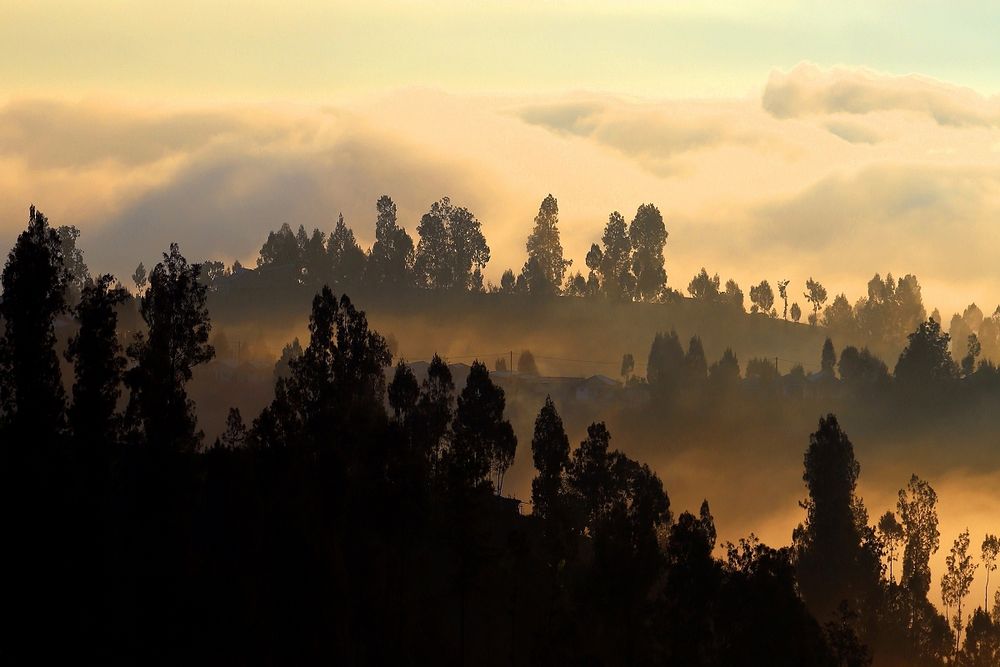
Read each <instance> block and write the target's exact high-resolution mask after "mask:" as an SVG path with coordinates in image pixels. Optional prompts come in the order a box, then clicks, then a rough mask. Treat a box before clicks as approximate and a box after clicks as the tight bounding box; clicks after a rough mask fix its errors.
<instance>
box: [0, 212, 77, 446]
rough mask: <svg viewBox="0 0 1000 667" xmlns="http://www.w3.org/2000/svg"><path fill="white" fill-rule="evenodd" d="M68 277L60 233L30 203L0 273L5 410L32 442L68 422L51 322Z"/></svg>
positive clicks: (47, 436) (63, 301)
mask: <svg viewBox="0 0 1000 667" xmlns="http://www.w3.org/2000/svg"><path fill="white" fill-rule="evenodd" d="M67 280H68V278H67V276H66V271H65V269H64V268H63V263H62V244H61V243H60V240H59V235H58V234H56V232H55V230H53V229H52V228H51V227H50V226H49V222H48V219H47V218H46V217H45V216H44V215H43V214H42V213H41V211H38V210H36V209H35V207H34V206H32V207H31V208H30V210H29V215H28V228H27V229H26V230H25V231H23V232H21V234H20V235H19V236H18V237H17V241H16V242H15V243H14V247H13V248H12V249H11V251H10V254H9V255H8V257H7V263H6V264H5V265H4V269H3V274H2V277H0V283H2V285H3V299H2V300H0V316H2V319H3V323H4V330H3V347H4V351H3V352H4V354H3V356H4V357H5V366H6V368H3V369H0V371H2V373H3V374H4V375H5V377H6V379H7V381H8V382H9V385H10V388H9V392H10V396H9V399H8V407H7V410H8V411H9V413H10V414H9V416H8V419H9V420H10V421H11V425H12V427H13V428H14V431H15V433H17V434H20V435H24V436H26V435H27V434H29V433H30V434H31V441H38V442H41V443H48V442H50V440H51V439H52V438H54V437H55V436H56V435H57V434H58V433H59V432H60V430H61V429H62V426H63V424H64V423H65V410H66V396H65V391H64V390H63V386H62V378H61V374H60V371H59V358H58V357H57V356H56V350H55V347H56V334H55V328H54V324H53V323H54V320H55V318H56V316H57V315H59V314H61V313H63V312H65V310H66V283H67ZM12 440H16V439H12ZM25 442H28V441H27V440H25Z"/></svg>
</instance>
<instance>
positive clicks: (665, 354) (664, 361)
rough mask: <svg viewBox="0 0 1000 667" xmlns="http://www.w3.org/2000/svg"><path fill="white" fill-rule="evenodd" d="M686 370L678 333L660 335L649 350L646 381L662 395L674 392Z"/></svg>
mask: <svg viewBox="0 0 1000 667" xmlns="http://www.w3.org/2000/svg"><path fill="white" fill-rule="evenodd" d="M683 369H684V349H683V348H682V347H681V342H680V339H679V338H678V336H677V332H676V331H671V332H670V333H669V334H664V333H658V334H656V336H655V337H654V338H653V344H652V345H651V346H650V348H649V358H648V360H647V361H646V380H647V381H648V382H649V385H650V387H652V388H653V390H654V391H656V392H658V393H659V394H661V395H670V394H672V393H673V392H674V390H675V389H676V387H677V386H678V384H679V382H680V381H681V374H682V372H683Z"/></svg>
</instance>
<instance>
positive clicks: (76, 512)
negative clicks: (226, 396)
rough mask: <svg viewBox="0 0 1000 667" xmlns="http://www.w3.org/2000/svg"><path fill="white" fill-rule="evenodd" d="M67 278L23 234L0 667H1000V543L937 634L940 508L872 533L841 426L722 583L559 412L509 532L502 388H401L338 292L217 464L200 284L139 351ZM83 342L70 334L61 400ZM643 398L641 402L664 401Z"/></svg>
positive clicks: (551, 415) (4, 376) (710, 564)
mask: <svg viewBox="0 0 1000 667" xmlns="http://www.w3.org/2000/svg"><path fill="white" fill-rule="evenodd" d="M69 266H71V263H70V262H67V259H66V256H65V254H64V246H63V242H62V240H61V238H60V235H59V233H58V232H57V231H56V230H54V229H52V227H51V226H50V225H49V224H48V221H47V220H46V218H45V216H44V215H42V214H41V213H39V212H38V211H36V210H34V209H32V210H31V213H30V219H29V223H28V227H27V229H26V230H25V231H24V232H23V233H22V234H21V235H20V236H19V237H18V239H17V242H16V244H15V246H14V248H13V250H12V251H11V253H10V255H9V257H8V259H7V262H6V264H5V266H4V270H3V274H2V280H0V283H2V287H3V300H2V302H0V317H2V336H0V436H2V437H0V442H2V443H3V446H2V456H3V459H4V465H3V472H4V485H3V486H4V490H5V492H6V493H7V494H9V495H8V501H9V502H8V503H6V504H5V506H6V508H7V510H8V516H7V518H8V522H7V526H8V540H9V542H8V544H9V548H8V553H9V554H10V555H11V557H12V559H13V562H12V563H11V564H10V565H8V569H7V570H6V577H5V578H6V582H5V583H6V584H7V585H6V586H5V589H6V591H7V594H6V595H5V598H6V601H7V604H8V605H9V609H11V610H15V613H14V614H13V616H14V618H13V619H12V621H11V622H10V623H11V625H10V626H9V629H10V630H12V637H13V640H12V641H11V642H10V644H9V645H8V647H7V648H5V653H7V652H8V651H9V654H10V655H13V656H16V655H18V654H20V651H22V650H30V651H31V653H30V655H31V656H32V657H33V658H34V659H41V658H44V657H52V656H55V655H57V654H58V653H60V652H62V651H72V652H74V653H75V655H76V656H77V658H80V657H84V656H86V657H91V656H92V657H95V658H98V659H103V660H104V661H107V662H126V661H128V662H135V661H138V660H141V661H144V662H146V661H155V662H178V661H181V660H184V661H186V662H193V661H196V662H201V661H205V662H208V661H210V660H211V661H218V660H220V659H221V660H224V661H226V662H246V663H261V664H272V663H287V662H289V661H304V660H309V661H316V660H319V659H325V660H336V661H338V662H347V663H352V664H386V663H397V662H399V663H402V662H406V663H416V664H423V663H427V662H431V661H433V662H436V663H446V664H535V663H537V664H553V663H558V664H567V663H574V664H576V663H588V664H622V665H626V664H627V665H632V664H692V665H698V664H704V665H716V664H719V665H721V664H772V665H773V664H787V665H798V664H810V665H831V666H832V665H866V664H871V663H872V662H873V661H874V662H875V663H876V664H909V665H943V664H967V665H991V664H996V661H997V659H998V656H1000V593H995V594H994V599H993V603H992V605H993V608H992V611H991V612H988V611H987V610H986V609H987V607H988V606H989V604H990V599H989V589H987V598H986V600H985V603H986V606H983V607H979V608H977V609H976V610H975V611H974V612H973V613H972V614H971V615H966V614H965V612H966V611H967V609H968V607H967V606H966V598H967V597H968V591H969V587H970V585H971V581H972V577H973V575H974V572H975V569H976V567H977V566H978V565H980V564H981V565H982V567H983V570H984V572H985V573H986V575H987V576H989V573H991V572H994V571H995V569H996V560H997V540H996V538H995V537H992V536H987V537H986V539H985V540H984V542H983V544H982V549H981V554H980V556H979V560H980V561H981V562H980V563H976V562H975V560H974V553H973V552H972V551H970V549H971V546H970V545H971V537H970V535H969V534H968V532H965V533H963V534H962V535H960V536H959V538H958V539H957V540H956V541H955V544H954V546H953V548H952V550H951V554H950V555H949V559H948V571H947V573H946V574H945V576H944V577H943V578H942V592H943V593H944V595H945V602H946V603H947V604H948V608H947V615H941V614H940V613H939V612H938V611H937V610H936V609H935V608H934V606H933V605H932V604H931V603H930V602H929V600H928V593H929V591H930V588H931V583H932V582H931V578H930V570H929V559H930V556H931V555H932V554H933V553H934V552H935V551H936V550H937V549H938V547H939V538H940V536H939V534H938V531H937V517H936V495H935V494H934V491H933V489H932V488H931V487H930V485H929V484H928V483H927V482H925V481H923V480H921V479H919V478H917V477H916V476H914V477H913V479H911V480H910V482H909V484H908V485H907V487H906V488H904V489H902V490H901V491H900V494H899V502H898V505H897V511H898V518H897V516H896V515H895V514H888V513H887V514H886V515H884V516H883V517H882V518H881V519H880V520H879V522H878V523H877V524H876V525H875V526H872V525H870V522H869V519H868V515H867V512H866V510H865V507H864V504H863V502H862V501H861V499H860V498H858V497H857V495H856V493H855V489H856V482H857V479H858V476H859V474H860V465H859V463H858V462H857V460H856V459H855V457H854V449H853V445H852V443H851V442H850V440H849V438H848V436H847V435H846V433H844V431H843V430H842V429H841V428H840V425H839V423H838V422H837V419H836V417H834V416H833V415H829V416H827V417H824V418H823V419H821V420H820V422H819V428H818V430H817V431H816V432H815V433H813V434H812V435H811V436H810V439H809V444H808V447H807V449H806V453H805V457H804V474H803V480H804V482H805V486H806V491H807V496H806V499H805V500H804V501H803V502H802V506H803V507H804V509H805V512H806V518H805V520H804V522H803V523H802V525H801V526H799V527H798V528H797V529H796V531H795V534H794V541H793V544H792V546H790V547H784V548H772V547H769V546H767V545H764V544H762V543H760V542H759V540H757V539H756V538H754V537H753V536H752V535H751V536H749V537H748V538H746V539H743V540H740V541H739V542H738V543H737V544H726V545H722V551H724V552H725V556H724V557H723V558H718V557H717V556H716V554H717V552H718V551H719V548H718V547H719V545H717V544H716V530H715V522H714V518H713V516H712V513H711V509H710V506H709V503H708V502H707V501H706V502H704V503H703V504H702V505H701V507H700V508H699V510H698V511H697V512H696V513H693V512H681V513H679V514H678V515H676V517H675V515H674V513H673V508H672V507H671V503H670V498H669V495H668V493H667V491H666V490H665V489H664V487H663V484H662V482H661V480H660V479H659V477H658V476H657V475H656V473H655V472H654V471H652V470H651V469H650V468H649V467H648V466H646V465H644V464H642V463H641V462H639V461H636V460H634V459H632V458H630V457H629V456H627V455H625V454H624V453H623V452H621V451H620V450H618V449H614V448H612V445H611V434H610V433H609V432H608V429H607V427H606V426H605V425H604V424H603V423H600V422H596V423H593V424H591V425H590V426H589V427H588V429H587V436H586V438H585V439H584V440H583V441H582V442H581V443H579V445H578V446H577V447H575V448H571V447H570V444H569V440H568V437H567V435H566V430H565V428H564V425H563V422H562V419H561V417H560V415H559V414H558V412H557V410H556V408H555V405H554V403H553V402H552V401H551V400H547V401H545V403H544V405H543V406H542V407H541V409H540V411H539V413H538V416H537V418H536V420H535V427H534V433H533V437H532V441H531V456H532V460H533V463H534V466H535V469H536V476H535V479H534V480H533V482H532V492H531V496H532V498H531V503H532V511H531V512H530V513H529V514H526V515H525V514H522V513H521V512H519V511H518V509H517V501H514V500H512V499H509V498H505V497H503V496H502V495H501V494H502V490H503V480H504V474H505V473H506V471H507V469H508V468H509V467H510V464H511V462H512V461H513V458H514V455H515V453H516V449H517V444H518V443H517V439H516V437H515V435H514V433H513V430H512V428H511V425H510V423H509V421H508V420H507V419H506V417H505V407H506V397H505V394H504V391H503V389H502V388H501V387H499V386H497V385H496V384H495V383H494V382H493V380H492V379H491V377H490V373H489V371H488V370H487V368H486V366H485V365H484V364H482V363H480V362H476V363H474V364H473V366H472V369H471V372H470V373H469V376H468V380H467V382H466V384H465V386H464V387H463V388H462V389H461V391H458V388H456V387H455V384H454V382H453V380H452V377H451V373H450V371H449V369H448V366H447V365H446V364H444V363H443V362H442V361H441V359H440V358H435V359H434V360H433V361H432V363H431V365H430V367H429V369H428V374H427V377H426V379H425V380H424V381H423V382H420V383H418V382H417V380H416V377H415V376H414V374H413V373H412V371H411V370H410V368H409V367H408V366H407V365H406V364H404V363H398V364H397V365H396V367H395V369H394V371H393V373H392V379H391V381H387V375H386V371H387V370H388V369H389V368H390V367H391V364H392V355H391V354H390V353H389V350H388V346H387V344H386V341H385V339H383V338H382V336H380V335H379V334H378V333H377V332H375V331H373V330H371V329H370V328H369V326H368V323H367V319H366V317H365V314H364V312H363V311H360V310H358V309H357V308H356V307H355V306H354V304H353V303H352V302H351V300H350V299H349V298H347V297H346V296H341V297H340V298H337V297H336V296H335V295H334V293H333V292H332V290H331V289H330V288H329V287H322V288H321V289H320V290H319V292H318V293H317V294H316V296H315V298H314V300H313V303H312V309H311V314H310V318H309V333H310V339H309V342H308V345H307V346H306V347H304V348H303V349H302V352H301V355H295V356H294V358H291V359H289V360H288V366H289V373H288V374H287V376H286V377H281V378H279V379H278V380H277V381H276V383H275V388H274V398H273V400H272V402H271V403H270V404H269V405H268V406H267V407H266V408H265V409H264V410H263V411H262V412H261V413H260V414H259V415H258V416H256V417H255V418H254V419H253V420H252V422H251V423H250V424H249V425H247V424H246V423H245V422H244V420H243V417H242V415H241V414H240V413H239V411H237V410H233V411H231V413H230V419H229V423H228V426H227V429H226V432H225V433H224V434H223V435H222V436H221V437H220V438H219V439H218V440H217V441H215V442H213V443H210V444H209V443H206V442H204V435H203V434H202V433H201V432H200V431H199V429H198V427H197V418H196V406H195V405H194V404H193V402H192V401H191V400H190V398H189V397H188V394H187V391H186V385H187V383H188V382H189V381H190V380H191V377H192V370H193V368H195V367H196V366H197V365H199V364H203V363H205V362H206V361H208V360H210V359H211V358H212V356H213V349H212V347H211V346H210V345H209V344H208V340H209V334H210V331H211V321H210V318H209V313H208V310H207V308H206V297H207V291H208V287H207V285H206V284H205V283H204V281H203V280H202V275H201V271H202V266H201V265H199V264H190V263H188V262H187V260H186V259H185V258H184V256H183V255H182V254H181V253H180V250H179V248H178V247H177V246H176V245H173V246H171V248H170V249H169V251H168V252H167V253H165V254H164V255H163V259H162V261H161V262H159V263H157V264H156V265H155V267H154V268H153V269H152V270H151V271H150V272H149V274H148V276H147V281H146V284H145V287H144V289H143V290H142V292H141V293H140V295H139V296H138V309H139V313H140V315H141V317H142V320H143V323H144V326H143V330H142V331H141V332H139V333H137V334H135V335H134V336H133V337H132V338H131V340H128V341H127V345H125V346H123V345H122V343H121V341H120V338H119V336H118V321H117V318H118V313H119V310H120V308H121V306H122V304H123V302H124V301H126V300H128V299H129V298H131V297H130V295H129V294H128V293H127V292H126V291H125V290H124V289H123V288H122V287H121V286H120V285H119V284H118V283H117V282H116V281H115V279H114V278H113V277H111V276H101V277H99V278H97V279H91V280H87V281H85V284H83V286H82V288H81V289H80V293H79V300H78V302H77V303H76V304H74V305H70V302H69V301H68V296H67V295H68V293H69V290H70V285H71V282H72V278H71V276H70V270H69V269H68V267H69ZM443 271H444V270H443ZM445 274H446V275H448V276H451V277H452V278H454V276H455V275H456V274H455V273H454V272H452V270H450V269H449V270H448V271H445V272H444V273H443V274H442V275H445ZM65 315H69V316H71V317H72V318H73V319H74V320H75V324H76V327H75V330H74V331H73V333H72V336H71V337H70V340H69V341H68V345H67V346H66V349H65V355H66V357H67V360H68V361H69V362H70V363H71V364H72V368H73V378H72V383H71V389H70V392H69V394H68V395H67V392H66V390H65V389H64V382H63V378H62V377H61V368H60V363H59V359H58V352H57V349H58V345H57V331H56V326H57V318H58V317H59V316H65ZM930 322H931V323H932V322H933V321H930ZM922 326H923V325H922ZM927 326H928V327H930V326H931V324H930V323H928V324H927ZM655 345H656V344H654V346H655ZM914 346H915V343H913V342H912V341H911V347H914ZM661 347H662V343H661ZM668 347H670V345H668ZM912 354H915V353H911V355H912ZM651 368H656V367H655V366H654V365H652V364H651ZM655 372H657V371H654V377H653V378H652V379H651V382H653V383H657V382H660V381H667V379H666V376H663V377H659V376H656V375H655ZM663 372H665V373H669V372H672V371H668V370H664V371H663ZM898 374H899V368H898V367H897V375H898ZM900 549H902V556H901V560H902V569H901V573H900V576H899V579H898V580H897V579H896V576H895V570H894V567H893V566H894V564H895V563H896V562H898V560H899V558H900V556H899V553H900ZM887 569H888V574H887V573H886V570H887ZM952 610H954V615H953V616H952V613H951V612H952Z"/></svg>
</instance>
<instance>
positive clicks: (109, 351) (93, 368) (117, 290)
mask: <svg viewBox="0 0 1000 667" xmlns="http://www.w3.org/2000/svg"><path fill="white" fill-rule="evenodd" d="M126 298H127V293H126V292H125V289H124V288H122V287H121V286H120V285H118V284H116V282H115V279H114V277H113V276H110V275H103V276H100V277H99V278H98V279H97V280H96V281H92V282H90V283H89V284H87V285H86V286H85V287H84V288H83V292H82V294H81V298H80V305H79V306H78V307H77V309H76V311H77V319H78V320H79V322H80V329H79V331H78V332H77V333H76V335H75V336H73V337H72V338H71V339H70V341H69V345H68V347H67V350H66V358H67V360H69V361H71V362H72V363H73V369H74V373H75V375H76V381H75V382H74V384H73V405H72V406H71V407H70V410H69V422H70V427H71V428H72V430H73V434H74V436H75V437H76V438H77V439H78V440H79V441H80V442H84V443H88V444H89V445H107V444H110V443H113V442H115V441H116V440H117V438H118V434H119V428H120V423H119V418H118V416H117V415H116V410H117V406H118V399H119V397H120V396H121V381H122V373H123V372H124V370H125V358H124V356H123V355H122V347H121V344H120V343H119V342H118V331H117V329H118V313H117V310H116V308H117V306H118V304H120V303H122V302H124V301H125V300H126Z"/></svg>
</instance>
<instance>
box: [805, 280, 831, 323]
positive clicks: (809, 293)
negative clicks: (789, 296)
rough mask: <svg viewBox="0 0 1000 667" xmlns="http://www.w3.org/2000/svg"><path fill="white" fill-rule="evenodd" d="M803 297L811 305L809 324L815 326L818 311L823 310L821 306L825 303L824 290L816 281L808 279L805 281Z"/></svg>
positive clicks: (825, 295)
mask: <svg viewBox="0 0 1000 667" xmlns="http://www.w3.org/2000/svg"><path fill="white" fill-rule="evenodd" d="M803 295H804V296H805V298H806V301H808V302H809V303H811V304H812V307H813V314H812V315H811V316H810V318H809V320H810V321H809V323H810V324H813V325H815V324H816V322H817V320H818V318H819V311H820V309H822V308H823V304H825V303H826V299H827V294H826V288H825V287H823V285H821V284H820V282H819V281H818V280H813V279H812V278H809V280H807V281H806V291H805V292H804V293H803Z"/></svg>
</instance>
